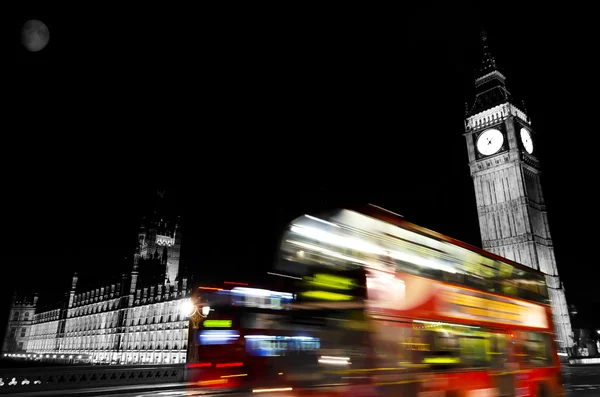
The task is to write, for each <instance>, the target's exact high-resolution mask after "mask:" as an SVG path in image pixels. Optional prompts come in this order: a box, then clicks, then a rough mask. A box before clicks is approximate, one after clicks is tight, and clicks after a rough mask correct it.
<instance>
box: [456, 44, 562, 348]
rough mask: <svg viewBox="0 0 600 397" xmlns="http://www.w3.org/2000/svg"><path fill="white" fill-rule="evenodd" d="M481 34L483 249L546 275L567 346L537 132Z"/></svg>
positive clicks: (469, 123) (478, 100) (478, 157)
mask: <svg viewBox="0 0 600 397" xmlns="http://www.w3.org/2000/svg"><path fill="white" fill-rule="evenodd" d="M482 38H483V61H482V66H481V69H480V71H479V73H478V74H477V75H476V79H475V92H476V96H475V102H474V104H473V106H472V107H471V108H470V109H469V110H468V112H467V115H466V120H465V134H464V135H465V138H466V140H467V151H468V156H469V168H470V170H471V176H472V177H473V183H474V185H475V197H476V201H477V213H478V217H479V228H480V232H481V241H482V245H483V249H485V250H488V251H490V252H493V253H494V254H497V255H500V256H502V257H505V258H508V259H511V260H513V261H515V262H519V263H521V264H523V265H526V266H529V267H532V268H534V269H536V270H540V271H541V272H543V273H544V274H545V275H546V281H547V284H548V290H549V295H550V300H551V304H552V312H553V316H554V325H555V330H556V334H557V339H558V341H559V342H560V344H561V347H562V348H563V349H562V350H563V351H564V348H567V347H571V345H572V343H573V342H572V333H571V322H570V320H569V312H568V309H567V302H566V299H565V292H564V289H563V286H562V283H561V281H560V278H559V276H558V270H557V267H556V259H555V256H554V248H553V245H552V238H551V236H550V229H549V227H548V217H547V213H546V206H545V203H544V195H543V193H542V185H541V182H540V164H539V161H538V158H537V157H536V144H535V142H536V138H537V135H536V133H535V131H534V130H533V129H532V126H531V120H530V119H529V116H528V115H527V114H526V113H525V109H523V108H522V107H521V108H519V107H517V106H515V104H514V101H513V98H512V96H511V95H510V93H509V92H508V90H507V89H506V84H505V80H506V78H505V76H504V75H503V74H502V73H500V71H499V70H498V69H497V67H496V62H495V60H494V58H493V57H492V55H491V53H490V51H489V49H488V45H487V37H486V34H485V32H484V33H483V34H482Z"/></svg>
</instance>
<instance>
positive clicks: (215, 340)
mask: <svg viewBox="0 0 600 397" xmlns="http://www.w3.org/2000/svg"><path fill="white" fill-rule="evenodd" d="M239 337H240V335H239V333H238V332H237V331H234V330H218V331H217V330H208V331H202V332H201V333H200V344H202V345H221V344H228V343H232V342H233V341H234V340H236V339H238V338H239Z"/></svg>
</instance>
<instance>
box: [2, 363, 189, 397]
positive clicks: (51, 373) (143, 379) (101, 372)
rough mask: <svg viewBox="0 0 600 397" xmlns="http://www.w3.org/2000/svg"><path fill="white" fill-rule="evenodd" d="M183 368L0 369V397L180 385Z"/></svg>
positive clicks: (121, 366) (99, 366) (81, 367)
mask: <svg viewBox="0 0 600 397" xmlns="http://www.w3.org/2000/svg"><path fill="white" fill-rule="evenodd" d="M184 375H185V364H171V365H86V366H60V367H58V366H57V367H39V368H0V395H1V394H10V393H20V392H26V393H27V392H35V391H50V390H63V389H87V388H95V387H110V386H121V385H141V384H145V385H147V384H161V383H182V382H184Z"/></svg>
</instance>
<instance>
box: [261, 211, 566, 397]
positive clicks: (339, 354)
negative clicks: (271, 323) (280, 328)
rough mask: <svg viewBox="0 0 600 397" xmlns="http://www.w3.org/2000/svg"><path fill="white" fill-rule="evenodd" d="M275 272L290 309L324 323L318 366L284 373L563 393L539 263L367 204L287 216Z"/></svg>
mask: <svg viewBox="0 0 600 397" xmlns="http://www.w3.org/2000/svg"><path fill="white" fill-rule="evenodd" d="M272 274H273V275H276V276H280V277H282V278H285V279H286V280H289V281H291V282H293V284H294V287H293V288H294V293H295V294H296V295H295V297H296V299H294V300H293V301H292V302H290V304H289V305H287V306H286V307H287V308H288V310H289V313H292V317H298V316H300V315H299V314H298V313H302V312H306V313H310V314H309V315H307V316H304V317H306V318H310V317H312V318H314V319H315V320H318V321H319V322H321V326H320V328H319V327H318V326H317V327H313V328H312V329H313V331H312V332H313V337H315V338H318V340H319V346H318V349H317V350H315V354H316V356H317V357H316V361H315V360H313V361H312V362H310V364H309V365H310V366H311V368H312V369H311V373H312V374H313V376H312V377H306V373H305V371H302V369H301V366H297V367H296V368H297V369H298V371H297V373H294V371H293V369H294V368H291V369H290V370H288V371H287V372H286V373H285V376H283V379H282V382H281V383H282V384H287V385H289V386H290V387H292V388H293V387H295V386H297V387H305V386H306V383H301V381H305V382H306V381H308V382H310V385H311V386H315V387H316V386H319V385H352V386H350V388H346V389H344V386H341V387H342V389H341V390H345V391H343V392H342V394H343V395H350V393H351V391H352V390H354V391H356V390H363V391H365V393H367V392H368V393H371V395H382V396H383V395H385V396H388V395H389V396H418V395H421V396H423V395H431V396H434V395H435V396H438V395H440V396H441V395H443V396H475V395H476V396H557V395H563V389H562V383H561V379H560V361H559V358H558V355H557V348H556V343H555V334H554V331H553V324H552V315H551V308H550V305H549V298H548V290H547V287H546V282H545V278H544V275H543V274H542V273H541V272H538V271H536V270H534V269H531V268H528V267H525V266H522V265H519V264H517V263H515V262H512V261H510V260H507V259H504V258H501V257H499V256H496V255H494V254H492V253H489V252H486V251H483V250H481V249H478V248H476V247H473V246H470V245H467V244H465V243H462V242H459V241H457V240H454V239H451V238H449V237H446V236H443V235H441V234H438V233H435V232H433V231H430V230H427V229H424V228H422V227H419V226H416V225H414V224H411V223H409V222H406V221H404V220H402V219H400V218H399V217H398V216H395V215H392V214H390V213H389V212H387V211H385V210H383V209H381V208H379V207H375V206H368V207H366V208H364V209H360V210H350V209H339V210H334V211H331V212H326V213H322V214H319V216H311V215H305V216H301V217H299V218H297V219H296V220H294V221H293V222H292V223H291V224H290V225H289V228H288V229H287V231H286V233H285V234H284V236H283V239H282V242H281V247H280V258H279V261H278V263H277V265H276V269H275V270H274V271H273V272H272ZM300 317H301V316H300ZM300 329H301V327H300ZM315 365H316V368H315V367H314V366H315ZM314 374H318V375H314ZM358 385H363V386H364V387H360V386H358ZM355 394H356V393H355Z"/></svg>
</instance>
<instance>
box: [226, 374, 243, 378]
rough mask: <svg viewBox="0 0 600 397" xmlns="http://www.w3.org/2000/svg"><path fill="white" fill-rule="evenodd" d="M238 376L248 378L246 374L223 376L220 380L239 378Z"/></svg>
mask: <svg viewBox="0 0 600 397" xmlns="http://www.w3.org/2000/svg"><path fill="white" fill-rule="evenodd" d="M240 376H248V374H236V375H223V376H221V378H239V377H240Z"/></svg>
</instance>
